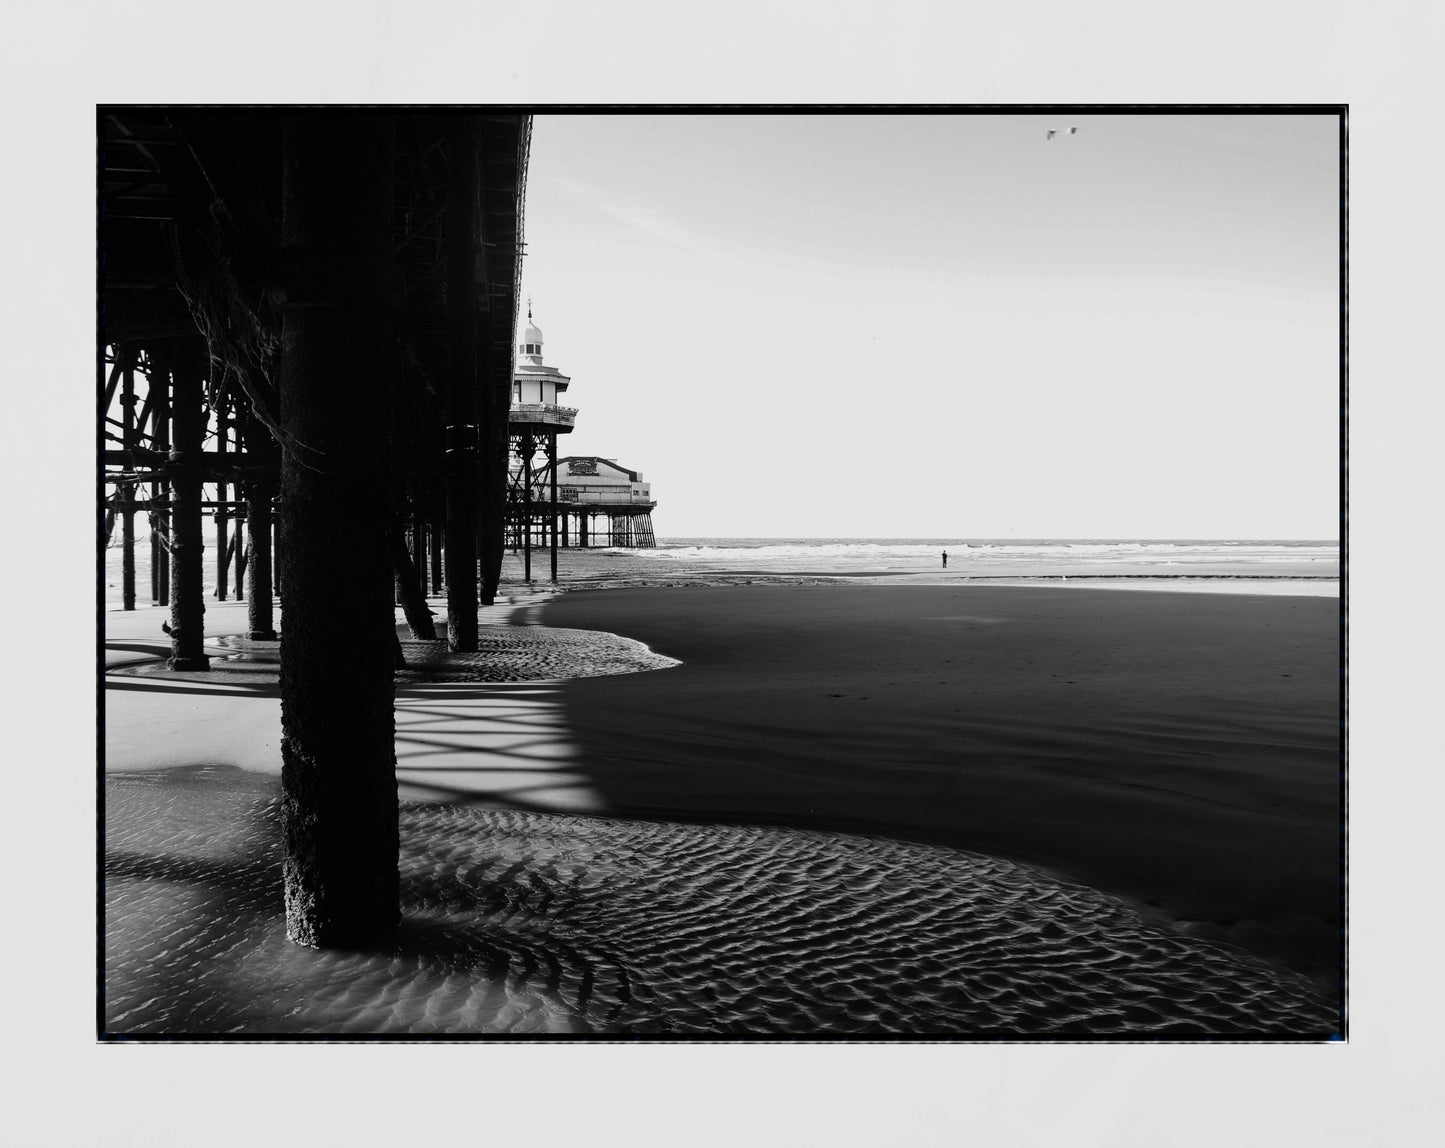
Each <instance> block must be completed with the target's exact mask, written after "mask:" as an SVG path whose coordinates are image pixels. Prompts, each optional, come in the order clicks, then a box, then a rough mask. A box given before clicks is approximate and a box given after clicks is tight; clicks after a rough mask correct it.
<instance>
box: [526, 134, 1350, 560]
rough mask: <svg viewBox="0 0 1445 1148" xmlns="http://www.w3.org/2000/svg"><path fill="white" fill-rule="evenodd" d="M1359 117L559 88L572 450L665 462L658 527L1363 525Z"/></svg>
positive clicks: (555, 216) (564, 331) (786, 531)
mask: <svg viewBox="0 0 1445 1148" xmlns="http://www.w3.org/2000/svg"><path fill="white" fill-rule="evenodd" d="M1071 126H1073V127H1077V128H1078V131H1077V132H1076V133H1075V134H1072V135H1070V134H1060V135H1059V136H1057V137H1055V138H1054V139H1052V140H1048V139H1046V129H1048V128H1063V129H1067V128H1069V127H1071ZM1338 144H1339V125H1338V121H1337V119H1336V118H1335V117H1333V116H1290V115H1270V116H1248V115H1217V114H1215V115H1201V116H1191V115H1184V114H1179V115H1093V114H1089V115H1071V114H1067V113H1065V114H1048V115H1030V114H1012V115H967V114H943V115H894V114H888V113H880V114H871V115H870V114H862V115H860V114H847V115H832V114H827V115H770V114H765V115H706V114H702V115H697V114H694V115H668V114H656V113H653V114H640V115H626V114H616V115H570V116H569V115H539V116H537V117H536V120H535V122H534V126H533V136H532V149H531V159H530V165H529V169H528V184H527V198H526V238H527V255H526V258H525V260H524V263H523V290H524V293H525V295H526V296H529V297H530V299H531V301H532V308H533V315H534V318H535V321H536V323H537V325H538V326H539V327H540V328H541V329H542V331H543V333H544V336H545V340H544V359H545V361H546V362H547V363H548V364H550V365H553V366H556V367H558V368H560V369H561V370H562V371H563V373H565V374H567V375H570V376H571V378H572V385H571V389H570V390H569V391H568V392H567V393H566V397H565V398H566V402H567V403H568V404H569V405H571V406H575V407H577V408H578V412H579V413H578V415H577V424H576V430H575V431H574V432H573V433H572V434H571V435H570V436H568V437H567V438H564V439H563V440H562V441H561V442H560V443H559V452H560V453H563V454H584V455H585V454H595V455H600V456H602V457H604V458H612V459H615V460H617V461H618V462H620V463H621V464H622V465H624V466H626V467H629V468H631V469H634V470H639V471H641V472H642V475H643V477H644V479H645V480H647V481H649V482H651V483H652V489H653V496H654V498H655V499H656V500H657V503H658V506H657V509H656V510H655V511H654V513H653V521H654V525H655V528H656V530H657V533H658V535H659V536H660V537H663V538H667V537H686V536H761V537H829V536H838V537H960V538H970V537H975V538H1006V537H1010V536H1014V537H1018V538H1104V537H1110V538H1114V537H1119V538H1311V539H1333V538H1336V537H1337V536H1338V508H1339V493H1338V491H1339V487H1338V478H1339V434H1338V426H1339V368H1338V347H1339V342H1338V318H1339V287H1338V284H1339V279H1338V268H1339V263H1338V259H1339V194H1338V191H1339V174H1338V171H1339V169H1338V157H1339V147H1338ZM523 305H524V307H525V305H526V304H525V302H524V304H523Z"/></svg>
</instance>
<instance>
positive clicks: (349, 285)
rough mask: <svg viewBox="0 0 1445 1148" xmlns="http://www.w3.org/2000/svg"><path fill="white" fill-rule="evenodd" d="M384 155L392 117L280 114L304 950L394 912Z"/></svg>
mask: <svg viewBox="0 0 1445 1148" xmlns="http://www.w3.org/2000/svg"><path fill="white" fill-rule="evenodd" d="M394 149H395V123H394V119H393V117H392V116H390V115H384V114H379V113H370V112H347V113H346V114H344V115H330V114H327V113H324V112H294V113H290V114H287V115H286V116H285V118H284V120H283V126H282V157H281V158H282V242H283V246H284V254H285V257H286V261H287V266H288V267H290V268H291V269H292V270H291V274H290V278H289V280H288V283H287V287H286V302H285V305H284V319H283V322H282V345H281V369H280V375H281V379H280V381H281V388H280V389H281V427H282V431H283V440H284V450H283V456H282V466H281V500H280V522H281V545H280V551H281V553H280V558H281V588H282V592H283V594H284V596H285V597H284V611H285V616H284V634H285V636H284V639H283V640H282V642H281V752H282V775H281V776H282V829H283V839H284V843H285V853H284V861H283V868H282V879H283V884H284V889H285V898H286V931H287V933H288V935H289V936H290V937H291V939H292V940H294V941H296V942H298V943H300V944H305V945H313V946H318V947H340V948H367V947H373V946H377V945H384V944H387V943H389V942H390V941H391V939H392V938H393V937H394V936H395V931H396V926H397V923H398V917H399V909H398V904H399V878H398V870H397V846H398V834H397V794H396V758H395V751H394V745H393V738H394V723H393V717H392V703H393V686H392V670H393V657H394V650H395V648H396V632H395V628H394V622H393V607H392V568H391V566H392V564H391V555H390V553H389V551H388V543H387V527H388V524H389V521H390V513H391V505H390V503H391V494H392V485H393V484H392V477H391V465H390V453H391V443H390V438H389V436H390V429H391V425H392V406H393V401H394V393H393V387H394V376H395V356H396V355H397V346H396V339H395V333H394V327H395V315H394V311H393V308H394V306H395V302H394V300H393V298H392V295H391V293H392V291H393V288H394V279H393V264H392V240H393V235H392V224H393V220H392V205H393V191H394V188H393V169H394ZM251 532H252V535H253V537H254V536H256V535H258V534H259V533H260V529H259V524H258V523H255V522H253V523H252V524H251Z"/></svg>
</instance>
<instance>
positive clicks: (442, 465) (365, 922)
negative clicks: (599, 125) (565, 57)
mask: <svg viewBox="0 0 1445 1148" xmlns="http://www.w3.org/2000/svg"><path fill="white" fill-rule="evenodd" d="M530 124H531V120H530V117H529V116H527V115H524V114H518V113H514V112H508V111H497V112H492V111H480V112H479V111H469V110H445V111H412V110H404V111H392V110H387V109H358V110H350V109H346V110H336V111H327V110H318V109H309V110H302V109H275V110H267V111H217V110H203V109H190V108H136V107H112V108H102V109H100V111H99V116H98V125H97V127H98V145H99V164H100V172H99V176H100V196H99V204H98V221H97V222H98V240H99V254H100V282H99V287H100V295H99V326H100V340H99V345H98V347H97V368H98V369H97V377H98V395H97V406H98V424H99V434H98V439H99V441H98V444H97V446H98V454H99V463H100V465H99V467H98V472H97V485H98V492H97V493H98V498H97V510H98V518H99V520H100V542H101V545H103V546H106V547H112V546H116V547H119V548H120V550H121V559H122V562H121V564H122V578H121V581H122V588H121V589H122V593H121V602H120V603H119V605H120V607H121V608H122V609H125V610H130V609H135V608H137V606H138V604H139V601H138V599H144V595H145V591H144V588H143V587H138V586H137V580H138V578H140V575H141V572H142V568H144V570H145V573H146V574H147V575H148V576H149V579H150V588H149V595H150V597H149V600H150V602H151V603H152V604H154V605H156V606H166V607H168V608H169V611H170V613H169V619H168V621H167V622H166V623H165V625H164V628H165V630H166V631H167V632H168V633H169V635H170V642H171V650H170V655H171V656H170V659H169V663H168V664H169V665H170V666H171V667H172V668H173V669H175V670H184V671H187V672H207V671H208V669H209V664H208V661H207V658H206V655H205V650H204V646H203V642H202V637H203V633H204V621H203V619H204V613H205V603H206V600H207V599H208V598H209V599H212V600H216V601H225V600H227V599H228V598H229V597H230V596H231V595H232V594H235V595H237V596H244V597H245V599H246V600H247V620H248V622H249V627H250V628H249V633H250V636H251V637H252V638H254V639H257V640H275V639H277V638H278V634H279V643H280V657H281V664H282V673H281V682H282V687H281V691H282V699H281V700H282V727H283V738H282V755H283V757H284V759H285V762H286V771H285V772H284V773H283V777H284V778H285V781H284V787H285V802H286V805H285V808H286V814H285V817H284V819H283V820H284V823H285V830H286V840H287V860H286V866H285V882H286V896H287V910H288V918H287V920H288V930H290V931H291V933H292V935H293V937H295V938H296V939H298V940H302V941H304V942H305V943H308V944H342V943H356V942H358V941H359V940H361V939H365V938H371V939H375V938H376V937H379V936H382V935H385V934H387V933H388V931H389V930H390V929H391V928H393V927H394V924H395V922H394V919H393V918H394V897H393V898H392V901H393V904H392V906H391V908H388V906H387V899H388V896H389V894H388V893H387V890H388V889H391V890H392V892H393V893H394V886H395V850H394V845H395V801H396V787H395V776H394V755H393V751H392V747H391V724H390V705H389V704H388V702H389V699H390V697H391V691H392V688H393V686H392V668H393V664H394V663H393V653H394V650H399V648H400V647H399V644H398V642H397V635H396V632H395V624H394V620H393V618H394V615H393V610H394V605H393V603H394V602H395V601H400V602H401V604H402V605H403V606H404V607H405V610H406V617H407V620H408V622H409V623H410V624H411V626H412V629H413V632H414V633H415V634H416V635H417V636H419V637H431V636H432V633H433V631H432V622H431V617H430V611H428V610H427V608H426V602H425V597H424V595H425V594H426V592H427V591H428V589H430V590H431V591H433V592H435V591H436V590H437V589H438V588H439V586H440V584H441V572H442V568H443V567H445V568H446V578H445V587H446V595H447V613H448V623H449V625H448V633H447V640H448V643H449V644H450V645H451V646H452V647H453V648H454V649H461V650H468V649H470V650H475V649H476V648H477V638H476V626H477V607H478V605H479V604H480V603H481V602H487V601H490V600H491V597H492V595H493V594H494V593H495V590H496V585H497V579H498V577H499V576H500V570H501V557H502V546H503V537H502V523H503V505H504V501H505V498H506V489H505V487H506V474H507V451H508V428H507V414H508V409H509V406H510V401H511V376H512V367H513V347H514V345H515V342H516V338H515V332H516V324H517V284H518V282H519V279H520V261H521V257H522V249H523V239H522V236H523V211H522V207H523V202H524V197H525V186H526V170H527V158H528V149H529V141H530ZM207 515H209V517H210V519H211V525H212V530H211V539H212V542H211V544H210V545H209V546H207V543H206V540H205V534H206V532H205V527H204V518H205V516H207ZM141 516H144V517H143V519H142V518H141ZM141 521H143V522H144V523H145V526H146V527H147V528H148V529H147V530H146V535H145V537H144V538H142V537H140V535H139V534H138V531H137V526H138V525H139V523H140V522H141ZM273 522H274V525H273ZM117 526H118V527H119V532H118V533H119V537H117ZM207 550H209V551H210V553H209V555H207V553H206V551H207ZM203 559H208V560H209V562H208V564H209V566H210V568H212V569H214V579H212V580H209V585H208V584H207V583H208V579H207V577H206V573H205V569H206V567H205V566H204V565H203ZM273 571H274V578H273ZM140 580H141V581H142V582H143V581H144V579H140ZM393 589H394V592H393ZM277 605H279V606H281V607H282V608H283V609H282V610H277V609H275V607H276V606H277ZM278 622H279V623H280V624H279V625H278ZM157 628H158V629H161V628H162V627H161V626H158V627H157ZM359 716H364V717H365V721H359V720H358V718H359ZM388 809H390V810H391V813H390V814H389V815H388V813H387V810H388ZM388 817H390V825H391V828H390V829H388V828H387V825H388ZM352 818H355V820H349V819H352ZM388 841H390V842H391V846H392V853H391V860H390V863H389V864H390V873H391V876H390V877H388V876H387V872H388V870H387V864H388V863H387V862H386V858H385V856H384V854H385V853H386V849H387V842H388ZM378 849H379V850H380V853H378V852H377V850H378ZM378 857H379V858H380V861H379V862H378V863H377V864H373V862H376V861H377V858H378ZM378 865H379V867H378Z"/></svg>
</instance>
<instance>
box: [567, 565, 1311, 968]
mask: <svg viewBox="0 0 1445 1148" xmlns="http://www.w3.org/2000/svg"><path fill="white" fill-rule="evenodd" d="M545 616H546V619H547V621H548V622H549V623H550V624H552V625H558V626H566V627H573V628H580V629H601V630H607V631H611V632H615V633H618V634H621V635H624V636H626V637H629V638H634V639H637V640H639V641H642V642H645V643H647V644H648V645H649V646H651V647H652V648H653V649H654V650H656V651H658V652H659V653H662V654H666V655H669V656H671V657H676V658H680V659H682V661H683V663H684V664H683V665H682V666H681V667H678V668H676V669H673V670H669V671H666V672H665V673H660V674H647V675H640V676H632V677H623V678H612V679H591V680H579V681H574V682H570V683H568V684H567V685H566V686H565V687H564V690H563V697H564V701H565V706H566V712H567V716H568V721H569V724H570V726H571V729H572V733H573V736H574V738H575V740H576V741H577V742H578V744H579V746H580V750H581V759H580V761H579V762H578V763H577V765H578V767H579V768H581V769H582V770H583V771H585V772H586V774H587V775H588V776H589V777H590V779H591V781H592V783H593V785H594V787H595V789H596V790H597V791H598V792H600V794H601V795H602V797H603V799H604V800H605V802H606V804H607V810H608V812H611V813H616V814H624V815H632V816H646V817H659V818H671V819H684V820H687V819H701V820H734V821H740V822H745V823H761V824H773V825H790V826H800V827H810V828H814V829H837V830H845V831H851V832H858V833H866V834H878V835H882V836H886V837H890V838H895V839H900V840H909V841H919V842H930V843H936V844H943V845H950V846H953V847H956V848H961V849H969V850H977V851H979V852H981V853H986V854H990V855H993V856H997V857H1002V858H1007V859H1011V860H1015V861H1022V862H1026V863H1031V864H1034V865H1039V866H1044V867H1046V868H1047V869H1049V870H1051V871H1053V872H1055V873H1058V874H1061V875H1063V876H1065V877H1067V878H1068V879H1071V880H1074V881H1079V882H1082V883H1083V884H1086V885H1089V886H1092V887H1095V888H1098V889H1102V890H1106V891H1109V892H1113V893H1117V894H1121V895H1124V896H1126V897H1128V898H1131V899H1132V900H1134V901H1136V902H1137V903H1140V904H1141V905H1142V906H1144V907H1146V909H1148V910H1150V911H1153V912H1156V913H1158V914H1160V915H1162V916H1163V917H1164V918H1167V919H1168V920H1170V921H1173V922H1175V923H1177V924H1178V925H1180V926H1181V927H1183V928H1184V929H1186V930H1187V931H1190V932H1194V933H1196V934H1197V935H1200V936H1204V937H1211V938H1219V939H1223V940H1227V941H1229V942H1231V943H1233V944H1237V945H1240V946H1243V947H1245V948H1248V949H1252V950H1253V951H1255V952H1257V953H1260V954H1263V955H1265V956H1267V957H1269V958H1270V959H1272V960H1276V961H1280V962H1283V963H1286V964H1289V965H1290V966H1292V967H1294V968H1296V969H1299V970H1301V971H1303V972H1306V973H1308V974H1309V975H1311V976H1312V977H1314V978H1315V979H1316V981H1317V983H1319V984H1321V985H1322V986H1324V985H1331V984H1332V983H1333V982H1334V981H1335V980H1336V979H1337V976H1338V972H1337V970H1338V966H1339V953H1340V949H1339V945H1340V939H1339V822H1340V817H1339V796H1340V764H1339V754H1338V743H1337V737H1338V713H1339V710H1338V681H1339V679H1338V664H1339V662H1338V629H1337V618H1338V603H1337V602H1336V601H1335V600H1334V599H1332V598H1322V597H1280V596H1272V595H1261V596H1251V595H1248V594H1240V593H1235V594H1172V593H1150V592H1142V591H1140V592H1136V591H1124V590H1112V589H1111V590H1110V591H1108V592H1100V591H1092V590H1087V589H1078V588H1072V587H1071V588H1068V589H1064V588H1058V589H1055V588H1048V587H1038V586H1035V587H1026V588H1024V587H997V586H967V587H959V588H956V589H955V588H947V587H936V586H900V585H892V586H838V585H824V586H758V585H754V586H747V585H743V586H734V587H729V588H716V587H679V588H658V587H649V588H647V589H644V590H608V591H606V592H605V593H588V592H577V593H569V594H566V595H563V596H560V597H558V598H556V599H554V600H553V601H552V602H551V603H549V604H548V606H547V607H546V615H545Z"/></svg>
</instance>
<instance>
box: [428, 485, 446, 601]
mask: <svg viewBox="0 0 1445 1148" xmlns="http://www.w3.org/2000/svg"><path fill="white" fill-rule="evenodd" d="M429 493H430V494H431V495H432V502H431V511H432V513H431V530H430V532H429V533H430V541H431V587H432V593H433V594H440V593H441V592H442V588H443V586H444V584H445V583H444V579H443V577H442V534H443V530H442V527H443V525H444V524H445V522H446V513H445V510H443V512H442V513H440V514H438V513H437V509H438V507H439V506H444V504H445V498H444V497H443V498H441V499H438V498H436V491H435V489H433V490H431V491H429Z"/></svg>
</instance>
